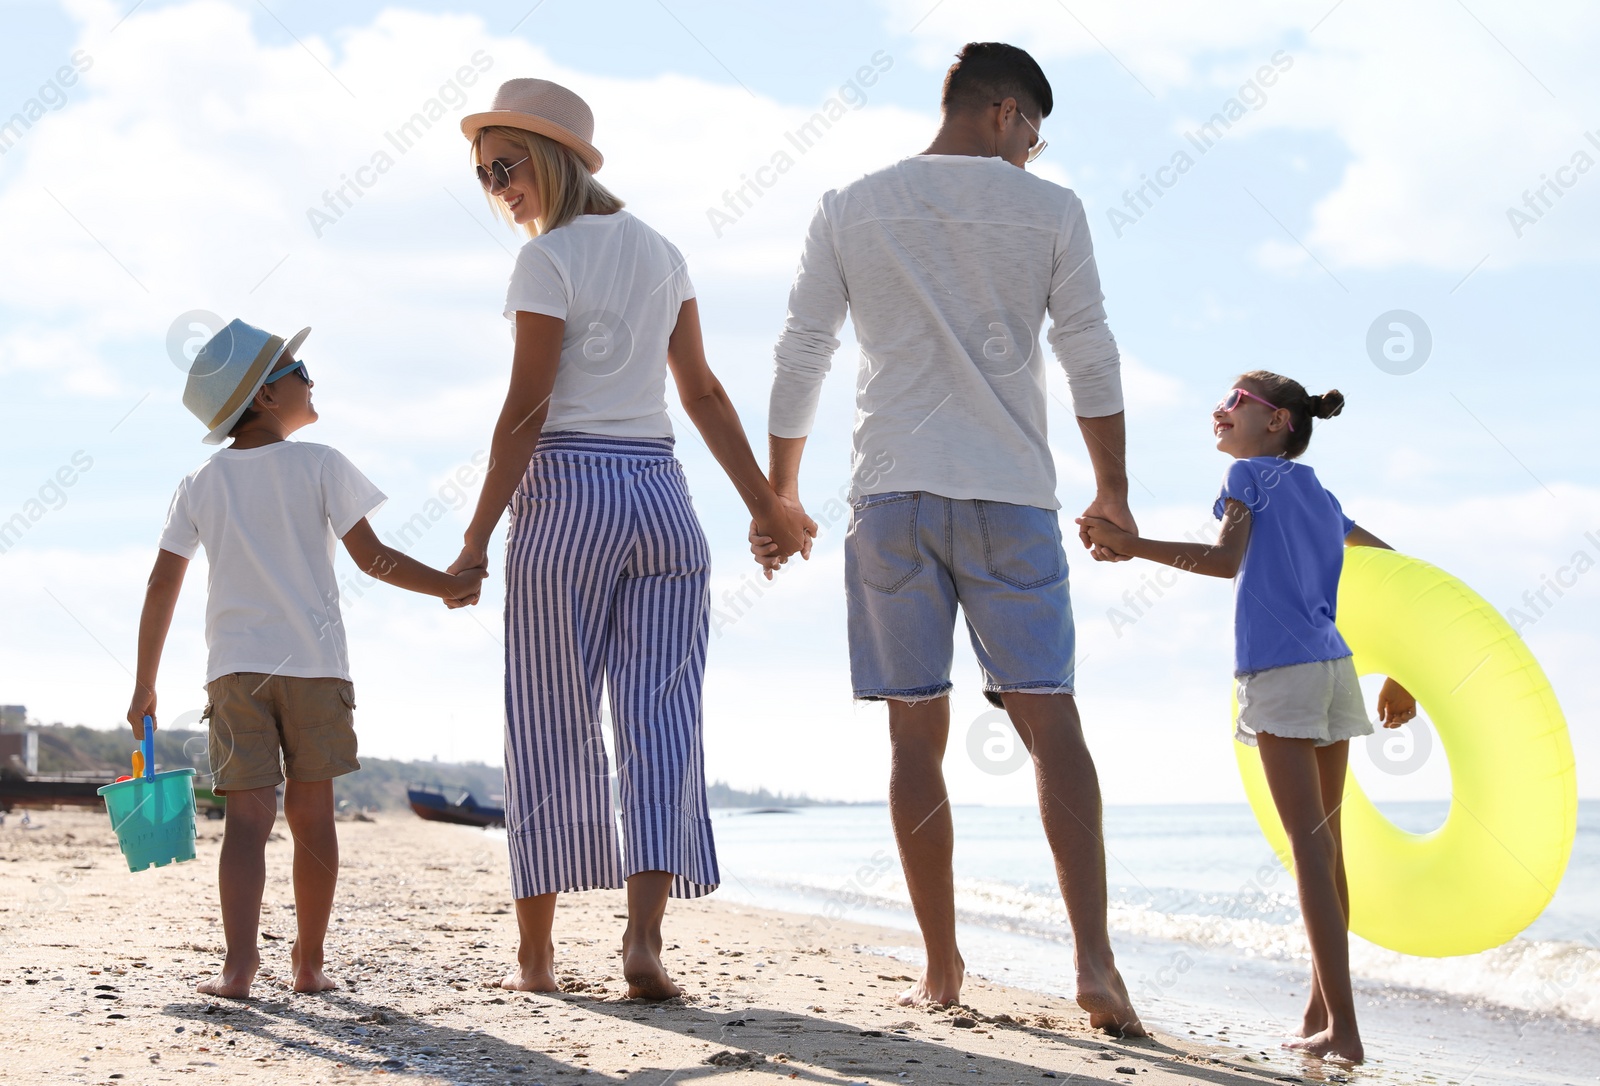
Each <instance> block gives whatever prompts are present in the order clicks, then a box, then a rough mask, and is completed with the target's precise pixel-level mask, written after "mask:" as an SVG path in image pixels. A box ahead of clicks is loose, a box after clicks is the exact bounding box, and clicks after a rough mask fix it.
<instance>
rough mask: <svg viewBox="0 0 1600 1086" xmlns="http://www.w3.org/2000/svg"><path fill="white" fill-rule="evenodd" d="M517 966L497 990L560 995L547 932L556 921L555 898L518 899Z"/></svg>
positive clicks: (547, 895)
mask: <svg viewBox="0 0 1600 1086" xmlns="http://www.w3.org/2000/svg"><path fill="white" fill-rule="evenodd" d="M516 905H517V933H518V935H519V936H520V941H519V942H518V944H517V967H516V968H515V969H513V970H512V971H511V972H509V973H507V974H506V975H505V976H504V977H503V978H502V979H501V981H500V987H502V988H511V989H514V990H516V991H519V992H559V991H561V985H559V984H557V983H556V944H555V940H554V939H552V938H551V937H550V931H551V929H552V928H553V927H554V926H555V921H556V895H554V894H539V895H537V896H535V897H519V898H517V902H516Z"/></svg>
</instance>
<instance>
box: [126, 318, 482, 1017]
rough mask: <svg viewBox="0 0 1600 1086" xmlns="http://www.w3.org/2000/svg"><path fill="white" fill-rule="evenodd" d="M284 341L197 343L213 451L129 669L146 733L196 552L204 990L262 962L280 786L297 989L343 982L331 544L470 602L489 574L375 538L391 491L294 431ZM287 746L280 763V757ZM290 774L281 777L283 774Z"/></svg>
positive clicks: (230, 982) (290, 346) (306, 413)
mask: <svg viewBox="0 0 1600 1086" xmlns="http://www.w3.org/2000/svg"><path fill="white" fill-rule="evenodd" d="M310 331H311V329H309V328H306V329H302V330H301V331H300V332H299V334H297V335H296V336H294V337H293V338H292V339H290V340H289V341H288V342H285V341H284V340H283V339H282V338H280V337H278V336H274V335H271V334H269V333H267V332H264V331H262V330H261V329H259V328H255V327H252V326H251V325H248V324H246V323H244V322H243V321H238V320H236V321H234V322H232V323H231V324H229V325H228V326H227V327H226V328H224V329H223V330H222V331H221V332H219V333H217V335H216V336H214V337H213V338H212V339H211V340H210V341H209V342H207V343H206V345H205V346H204V347H202V348H201V350H200V353H199V354H198V355H196V356H195V360H194V365H193V366H192V367H191V368H190V370H189V380H188V384H187V386H186V388H185V389H184V394H183V403H184V406H185V407H187V408H188V409H189V410H190V411H192V412H193V413H194V414H195V415H196V416H197V417H199V419H200V421H201V422H203V423H204V424H205V425H206V426H207V428H208V429H209V431H210V432H209V433H207V434H206V437H205V442H206V444H209V445H217V444H221V443H222V442H223V441H224V440H225V439H227V438H230V437H231V438H232V439H233V444H232V445H231V446H229V447H228V448H225V449H222V450H220V451H218V452H217V453H216V454H215V455H214V456H212V457H211V459H210V460H208V461H206V462H205V463H204V464H202V465H201V466H200V467H199V468H198V469H197V470H196V471H194V472H193V473H192V474H191V475H189V476H188V477H187V478H186V479H184V480H183V482H182V483H180V484H179V486H178V492H177V494H176V495H175V496H174V497H173V499H172V507H171V510H170V511H169V512H168V514H167V523H166V528H165V529H164V530H163V532H162V534H161V549H160V551H159V553H158V554H157V557H156V564H155V569H154V571H153V572H152V573H151V575H150V582H149V586H148V588H147V590H146V593H145V601H144V611H143V613H142V614H141V616H140V619H139V668H138V675H137V677H136V678H135V685H134V693H133V699H132V701H131V702H130V703H129V705H128V723H129V724H131V725H133V729H134V733H135V734H136V735H139V736H143V734H144V717H145V716H146V715H148V716H150V717H151V718H152V719H153V718H154V717H155V714H156V693H155V686H156V671H157V669H158V667H159V666H160V662H161V650H162V648H163V646H164V645H165V643H166V638H167V629H168V627H169V626H170V625H171V623H172V612H173V608H174V607H175V606H176V605H177V602H178V590H179V589H180V588H181V587H182V585H183V575H184V572H185V571H186V570H187V568H188V565H189V559H190V558H192V557H193V556H194V553H195V551H196V550H197V549H199V548H200V547H202V546H203V547H204V548H205V551H206V557H207V559H208V560H209V562H210V567H211V568H210V577H209V580H208V583H207V586H206V646H207V650H208V655H209V660H208V662H207V666H206V694H207V702H208V704H207V706H206V716H207V718H209V720H210V722H211V737H210V744H209V746H210V750H209V753H210V758H211V771H212V776H213V782H214V787H215V788H216V790H217V792H218V793H219V794H220V793H226V794H227V796H228V814H227V821H226V823H225V828H224V832H223V840H222V860H221V863H220V865H219V870H218V873H217V883H218V888H219V891H220V894H221V898H222V927H223V933H224V936H225V938H226V940H227V946H228V951H227V958H226V960H225V961H224V963H223V967H222V974H221V976H219V977H217V978H215V979H213V980H209V981H206V982H205V983H203V984H201V985H200V986H199V990H200V991H201V992H202V993H204V994H206V995H215V996H224V997H227V998H230V999H244V998H246V997H247V996H248V995H249V994H250V985H251V982H252V981H253V980H254V979H255V975H256V970H257V969H258V968H259V966H260V964H261V955H260V954H259V953H258V951H257V949H256V937H257V927H258V925H259V923H260V919H261V894H262V890H263V887H264V885H265V882H266V859H265V850H266V843H267V836H268V834H269V833H271V832H272V826H273V822H274V821H275V820H276V818H277V812H278V801H277V786H278V785H279V784H280V783H283V784H284V793H283V811H284V816H285V818H286V819H287V821H288V823H289V830H290V833H291V834H292V835H293V837H294V898H295V919H296V924H297V926H298V931H297V933H296V937H295V943H294V948H293V951H292V954H291V960H292V962H293V965H294V990H295V991H297V992H321V991H326V990H327V989H330V988H334V987H337V985H336V983H335V982H334V981H333V980H330V979H329V978H328V976H327V974H325V973H324V972H323V971H322V966H323V946H322V943H323V937H324V935H325V934H326V933H327V930H328V916H329V913H330V912H331V911H332V909H333V891H334V883H335V881H336V879H337V877H338V867H339V842H338V837H337V835H336V833H335V829H334V820H333V814H334V801H333V778H334V777H337V776H340V775H341V774H344V773H351V772H354V771H355V770H357V769H359V768H361V766H360V763H359V762H357V761H356V736H355V730H354V728H353V726H352V715H351V710H352V709H354V708H355V694H354V690H353V688H352V687H351V684H350V674H349V664H348V659H347V656H346V652H345V638H344V626H343V624H342V622H341V620H340V617H339V592H338V587H337V584H336V582H335V580H334V573H333V541H334V539H335V538H338V539H342V540H343V541H344V545H345V549H346V550H347V551H349V552H350V557H351V558H353V559H355V562H356V565H358V566H359V567H360V568H361V569H362V570H363V571H364V572H366V573H367V574H369V575H371V576H373V577H377V578H379V579H380V580H383V581H387V582H388V583H389V584H392V585H396V586H398V587H400V588H407V589H410V590H411V591H413V592H421V593H424V594H426V595H431V596H439V597H441V598H442V599H444V601H445V602H446V604H448V605H452V606H462V605H464V604H468V603H474V602H476V601H477V596H478V589H479V585H480V584H481V582H482V581H483V578H484V575H485V571H484V570H482V569H476V570H468V571H465V572H463V573H460V574H457V575H454V576H452V575H450V574H447V573H442V572H440V571H439V570H436V569H433V568H431V567H429V566H425V565H423V564H421V563H420V562H416V561H414V560H412V559H411V558H408V557H406V556H405V555H404V554H401V553H399V552H397V551H395V550H393V549H391V548H389V547H387V546H385V545H384V544H382V543H380V542H379V541H378V537H377V536H376V535H375V534H374V533H373V530H372V527H371V525H369V524H368V523H367V520H366V518H367V515H368V514H369V513H371V512H373V511H374V510H376V509H377V508H378V507H379V506H381V505H382V504H383V502H384V500H385V498H384V495H383V494H382V493H381V492H380V491H379V490H378V489H377V488H376V487H375V486H373V485H372V484H371V483H370V482H368V481H367V479H366V477H365V476H363V475H362V474H361V472H359V471H358V470H356V468H355V466H354V465H353V464H351V463H350V461H348V460H346V459H345V458H344V457H343V456H342V455H341V454H340V453H338V452H337V451H335V450H334V449H331V448H329V447H327V446H326V445H313V444H310V443H309V442H298V441H288V440H287V438H288V437H289V435H290V434H292V433H294V432H295V431H296V430H299V429H300V428H301V427H303V426H309V425H310V424H311V423H313V422H315V421H317V411H316V408H314V407H313V406H312V405H311V389H312V387H313V385H312V381H311V377H310V375H309V374H308V373H307V371H306V366H305V363H304V362H302V361H298V360H296V359H295V357H294V356H295V352H296V351H297V350H298V349H299V347H300V344H301V343H302V342H304V340H305V337H306V336H307V334H309V333H310ZM280 754H281V758H282V766H281V767H280V764H279V759H280ZM285 775H287V778H288V779H287V783H285Z"/></svg>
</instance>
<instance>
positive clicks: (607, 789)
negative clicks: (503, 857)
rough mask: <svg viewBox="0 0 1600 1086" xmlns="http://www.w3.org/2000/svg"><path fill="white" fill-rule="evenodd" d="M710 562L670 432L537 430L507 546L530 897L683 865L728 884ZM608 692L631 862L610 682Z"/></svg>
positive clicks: (515, 863)
mask: <svg viewBox="0 0 1600 1086" xmlns="http://www.w3.org/2000/svg"><path fill="white" fill-rule="evenodd" d="M710 565H711V563H710V554H709V551H708V549H707V547H706V541H705V535H704V534H703V533H702V532H701V530H700V522H699V520H698V519H697V518H696V517H695V514H694V508H693V506H692V505H691V504H690V500H689V491H688V487H687V485H686V483H685V481H684V477H683V469H682V467H681V466H680V465H679V464H678V461H677V459H676V458H675V457H674V456H673V455H672V442H671V441H670V440H650V439H638V438H628V439H623V438H609V437H601V436H599V435H593V434H574V433H556V434H547V435H545V436H544V437H541V438H540V439H539V445H538V448H537V451H535V453H534V455H533V459H532V460H531V461H530V462H529V464H528V471H527V474H526V475H525V476H524V478H523V481H522V483H521V485H520V486H519V487H518V489H517V493H516V494H515V495H514V496H513V497H512V500H511V527H510V531H509V536H508V540H507V545H506V836H507V839H508V843H509V845H510V849H511V884H512V891H513V895H514V896H515V897H518V898H523V897H532V896H534V895H537V894H549V893H559V892H562V891H567V890H588V889H595V888H598V887H620V886H622V885H623V880H624V879H625V878H626V877H628V876H630V875H633V874H635V873H637V872H640V871H670V872H672V874H673V875H674V876H675V877H674V878H673V881H672V894H673V896H674V897H700V896H702V895H704V894H709V893H710V892H711V891H712V890H715V889H716V887H717V882H718V879H719V876H718V872H717V855H716V846H715V844H714V842H713V841H712V836H711V818H710V813H709V811H708V809H707V806H706V786H705V760H704V757H703V753H702V749H701V718H700V708H701V684H702V682H703V680H704V677H705V664H706V635H707V626H708V618H709V613H708V598H707V583H708V581H709V577H710ZM602 685H604V686H605V688H606V689H607V691H608V692H609V695H610V702H611V716H612V720H613V722H614V724H613V726H614V738H615V748H616V758H617V763H618V764H617V779H618V786H619V787H618V791H619V793H620V798H621V803H622V835H623V843H624V844H625V846H626V850H627V855H626V859H624V858H623V857H622V856H619V854H618V849H617V819H616V816H615V814H614V813H613V808H612V792H611V772H610V766H609V764H608V758H607V756H606V750H605V746H604V743H603V741H602V739H601V711H600V690H601V686H602Z"/></svg>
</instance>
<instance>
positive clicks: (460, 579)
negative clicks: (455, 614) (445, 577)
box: [444, 566, 489, 611]
mask: <svg viewBox="0 0 1600 1086" xmlns="http://www.w3.org/2000/svg"><path fill="white" fill-rule="evenodd" d="M488 575H489V571H488V570H487V569H484V568H483V567H482V566H477V567H475V568H473V569H464V570H462V571H461V572H460V573H456V574H454V575H453V576H454V577H455V581H456V583H455V588H454V589H453V590H452V593H451V595H448V596H446V597H445V598H444V605H445V606H446V607H448V608H450V609H451V610H452V611H453V610H455V609H456V608H458V607H471V606H472V605H473V604H476V603H477V602H478V596H479V595H480V594H481V593H482V591H483V579H484V578H485V577H487V576H488Z"/></svg>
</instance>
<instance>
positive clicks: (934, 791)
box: [889, 697, 966, 1006]
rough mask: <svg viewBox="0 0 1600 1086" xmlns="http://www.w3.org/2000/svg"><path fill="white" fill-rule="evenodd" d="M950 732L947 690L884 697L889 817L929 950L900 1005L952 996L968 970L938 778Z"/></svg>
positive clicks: (943, 1001)
mask: <svg viewBox="0 0 1600 1086" xmlns="http://www.w3.org/2000/svg"><path fill="white" fill-rule="evenodd" d="M949 735H950V699H949V698H948V697H942V698H935V699H933V700H931V701H919V702H915V703H913V702H905V701H891V702H889V742H890V746H891V751H892V753H891V762H890V769H889V817H890V820H891V821H892V822H893V823H894V839H895V843H896V844H897V845H898V846H899V849H900V866H901V868H902V869H904V871H905V876H906V890H907V891H908V892H909V893H910V895H911V908H912V911H913V912H915V913H916V917H917V926H918V927H919V928H921V929H922V945H923V948H924V949H925V950H926V951H927V957H928V965H927V968H926V969H924V970H923V971H922V979H921V980H919V981H917V983H915V984H913V985H912V986H911V987H910V988H907V989H906V990H905V991H904V992H902V993H901V994H900V996H899V998H898V1000H897V1002H899V1003H901V1004H902V1005H904V1006H914V1005H917V1004H922V1003H936V1004H940V1005H947V1004H950V1003H954V1002H956V1001H957V1000H959V999H960V998H961V982H962V981H963V980H964V979H965V977H966V964H965V963H964V962H963V961H962V960H961V952H960V951H959V950H957V949H956V898H955V875H954V873H953V871H952V870H951V866H950V864H951V854H952V852H953V850H954V848H955V829H954V827H953V826H952V825H951V822H950V796H949V794H948V793H947V792H946V791H945V786H944V748H945V743H946V741H947V740H948V738H949Z"/></svg>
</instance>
